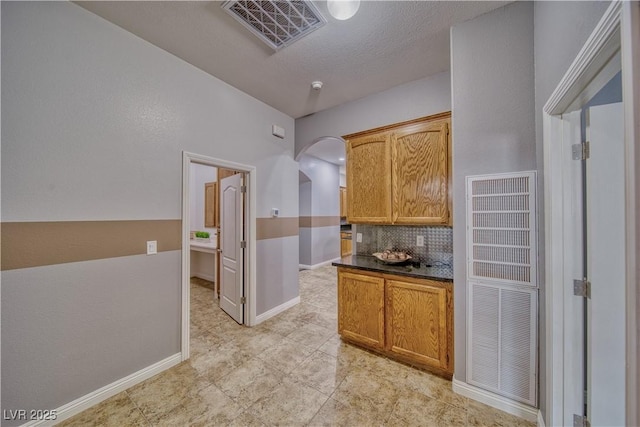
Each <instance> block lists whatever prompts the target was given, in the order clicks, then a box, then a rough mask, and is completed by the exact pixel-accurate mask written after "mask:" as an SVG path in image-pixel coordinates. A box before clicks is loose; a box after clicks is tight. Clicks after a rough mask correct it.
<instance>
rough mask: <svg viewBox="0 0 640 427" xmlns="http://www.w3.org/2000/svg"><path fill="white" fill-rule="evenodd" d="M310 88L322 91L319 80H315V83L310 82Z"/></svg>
mask: <svg viewBox="0 0 640 427" xmlns="http://www.w3.org/2000/svg"><path fill="white" fill-rule="evenodd" d="M311 88H312V89H313V90H320V89H322V82H321V81H320V80H316V81H315V82H311Z"/></svg>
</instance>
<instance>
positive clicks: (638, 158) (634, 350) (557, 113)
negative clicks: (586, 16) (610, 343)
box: [543, 1, 640, 425]
mask: <svg viewBox="0 0 640 427" xmlns="http://www.w3.org/2000/svg"><path fill="white" fill-rule="evenodd" d="M639 9H640V6H639V5H638V4H637V3H635V2H621V1H613V2H612V3H611V4H610V6H609V8H608V9H607V10H606V12H605V13H604V15H603V17H602V18H601V20H600V22H599V23H598V25H597V26H596V28H595V29H594V31H593V33H592V34H591V36H590V37H589V39H588V40H587V41H586V43H585V45H584V46H583V48H582V49H581V50H580V52H579V53H578V55H577V57H576V58H575V60H574V61H573V63H572V64H571V66H570V67H569V70H568V71H567V72H566V73H565V75H564V77H563V78H562V80H561V81H560V83H559V84H558V86H557V87H556V89H555V90H554V92H553V94H552V95H551V97H550V98H549V100H548V101H547V103H546V104H545V106H544V108H543V150H544V205H545V224H546V225H545V242H546V244H545V246H546V252H545V266H546V268H545V271H546V277H545V293H546V298H545V302H546V309H545V320H546V325H545V331H544V332H543V333H544V334H545V338H546V354H545V355H544V357H545V359H546V361H547V365H546V377H545V378H546V414H545V415H546V417H545V418H546V419H545V420H543V421H545V423H546V425H563V410H564V401H563V389H564V387H566V386H570V385H569V384H564V374H565V372H564V365H563V359H564V350H563V343H564V341H565V339H566V337H564V327H565V322H564V316H565V310H564V307H565V301H564V299H563V287H564V285H565V281H564V277H565V275H566V274H567V273H568V272H571V271H572V269H573V265H571V259H570V258H569V257H566V256H565V253H566V251H567V250H568V248H569V247H570V245H571V242H572V241H574V238H573V237H574V236H573V235H572V230H571V229H570V227H569V226H568V225H567V222H568V221H567V219H568V218H567V215H568V213H567V212H566V211H565V209H564V201H563V192H564V191H566V189H567V185H568V182H567V181H568V180H567V177H566V174H565V172H566V171H565V169H566V168H567V166H566V163H565V162H564V161H563V160H562V159H564V158H566V157H567V156H564V155H563V153H562V150H561V149H562V147H563V127H564V125H565V121H564V120H563V118H562V114H563V113H564V112H566V111H571V108H573V107H575V106H576V105H579V104H580V103H581V101H582V99H583V97H582V95H583V94H587V96H586V99H589V98H590V97H591V96H592V95H594V94H595V93H597V91H598V90H600V88H602V86H603V85H604V84H605V83H606V82H607V81H608V80H609V78H611V77H613V75H611V72H612V70H607V67H606V64H607V63H608V62H609V60H610V59H611V58H612V56H613V55H614V54H615V52H616V51H618V50H619V51H620V55H621V58H620V60H621V64H622V85H623V94H624V95H623V102H624V116H625V125H624V126H625V161H626V164H625V178H624V179H625V186H626V190H625V203H626V208H625V230H626V235H627V241H626V242H625V250H626V259H625V265H626V271H625V274H626V283H625V287H626V299H627V307H626V313H625V317H626V325H625V326H626V328H627V335H626V353H627V355H626V357H627V364H626V365H627V366H626V377H627V384H626V408H627V409H626V411H627V413H626V423H627V424H628V425H638V422H639V421H640V415H639V409H638V408H637V407H636V406H637V405H636V402H637V401H638V398H639V397H640V392H639V389H638V387H639V384H638V373H639V372H638V370H639V367H638V363H639V362H638V356H639V354H640V352H639V351H638V345H639V341H640V339H639V338H638V333H639V332H638V327H637V322H638V314H637V309H638V308H640V306H639V303H638V298H639V297H640V289H639V288H640V286H639V284H638V283H637V280H638V279H640V272H638V268H639V267H640V258H639V257H640V249H638V247H637V243H636V242H638V241H639V240H640V239H639V238H638V231H640V205H638V200H636V194H635V193H636V188H640V184H639V178H640V173H638V172H639V171H640V150H638V148H637V147H640V127H639V126H638V123H637V121H636V122H634V118H635V117H638V115H639V114H640V95H639V94H638V92H639V90H638V86H637V85H638V81H639V80H638V77H639V74H640V69H639V68H640V67H639V65H638V62H639V58H640V43H639V42H638V34H639V33H640V28H639V27H640V11H639ZM634 37H635V39H634ZM634 81H635V83H634ZM567 161H570V160H567Z"/></svg>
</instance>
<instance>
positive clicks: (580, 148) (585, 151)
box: [571, 141, 589, 160]
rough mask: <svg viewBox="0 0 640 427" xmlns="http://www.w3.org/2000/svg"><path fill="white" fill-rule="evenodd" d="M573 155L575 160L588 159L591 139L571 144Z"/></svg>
mask: <svg viewBox="0 0 640 427" xmlns="http://www.w3.org/2000/svg"><path fill="white" fill-rule="evenodd" d="M571 157H572V158H573V160H587V159H588V158H589V141H585V142H582V143H580V144H573V145H572V146H571Z"/></svg>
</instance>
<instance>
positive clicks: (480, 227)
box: [467, 171, 538, 286]
mask: <svg viewBox="0 0 640 427" xmlns="http://www.w3.org/2000/svg"><path fill="white" fill-rule="evenodd" d="M535 207H536V172H535V171H531V172H518V173H511V174H497V175H482V176H469V177H467V262H468V265H467V275H468V278H469V279H470V280H472V279H478V280H482V281H487V280H489V281H492V282H500V283H510V284H521V285H530V286H537V284H538V282H537V279H538V278H537V249H536V235H537V230H536V223H537V222H536V208H535Z"/></svg>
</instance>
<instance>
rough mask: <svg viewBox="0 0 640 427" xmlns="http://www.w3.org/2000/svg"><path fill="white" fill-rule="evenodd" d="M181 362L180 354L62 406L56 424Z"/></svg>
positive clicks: (34, 423)
mask: <svg viewBox="0 0 640 427" xmlns="http://www.w3.org/2000/svg"><path fill="white" fill-rule="evenodd" d="M181 361H182V357H181V355H180V353H176V354H174V355H173V356H169V357H167V358H166V359H163V360H161V361H159V362H157V363H154V364H153V365H150V366H147V367H146V368H144V369H141V370H139V371H138V372H134V373H133V374H131V375H129V376H126V377H124V378H122V379H119V380H118V381H115V382H113V383H111V384H109V385H106V386H104V387H102V388H99V389H98V390H95V391H92V392H91V393H89V394H86V395H84V396H82V397H80V398H78V399H76V400H74V401H72V402H69V403H67V404H66V405H62V406H60V407H59V408H57V409H56V410H55V411H56V416H57V418H56V420H55V423H59V422H61V421H64V420H66V419H69V418H71V417H73V416H74V415H77V414H79V413H80V412H82V411H84V410H86V409H89V408H90V407H92V406H94V405H97V404H98V403H100V402H102V401H104V400H107V399H108V398H110V397H112V396H115V395H116V394H118V393H120V392H122V391H124V390H126V389H128V388H130V387H133V386H134V385H136V384H139V383H141V382H142V381H144V380H146V379H149V378H151V377H152V376H154V375H157V374H159V373H160V372H162V371H165V370H167V369H169V368H171V367H172V366H175V365H177V364H179V363H180V362H181ZM48 425H51V421H50V420H38V421H31V422H28V423H26V424H23V425H22V427H36V426H48Z"/></svg>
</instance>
